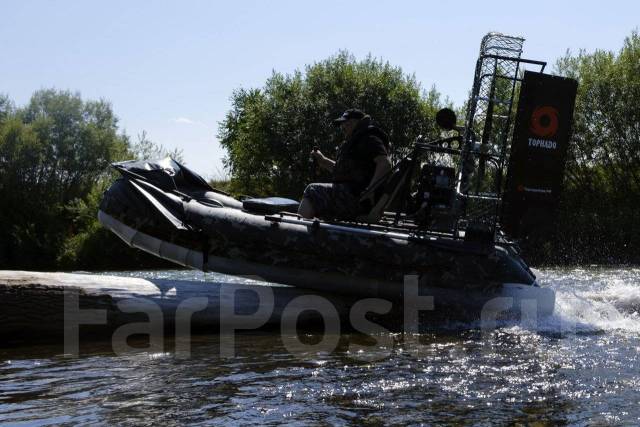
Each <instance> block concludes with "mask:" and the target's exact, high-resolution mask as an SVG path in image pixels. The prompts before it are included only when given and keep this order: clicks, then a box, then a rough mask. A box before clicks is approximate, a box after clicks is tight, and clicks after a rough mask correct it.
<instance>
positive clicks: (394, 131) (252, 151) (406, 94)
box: [218, 52, 442, 198]
mask: <svg viewBox="0 0 640 427" xmlns="http://www.w3.org/2000/svg"><path fill="white" fill-rule="evenodd" d="M231 101H232V108H231V110H230V111H229V112H228V113H227V115H226V118H225V119H224V120H223V121H222V122H221V123H220V124H219V133H218V136H219V138H220V144H221V145H222V146H223V147H224V148H225V149H226V150H227V157H226V159H225V166H226V167H227V169H228V171H229V172H230V174H231V188H232V189H233V190H235V191H236V192H241V193H248V194H257V195H265V194H276V193H277V194H279V195H284V196H289V197H294V198H297V197H299V196H300V195H301V193H302V190H303V189H304V187H305V185H306V184H307V183H308V182H310V181H311V180H312V177H311V175H310V168H309V161H308V158H309V152H310V151H311V149H312V147H313V146H318V147H319V148H320V149H321V150H322V151H323V152H324V153H325V154H327V155H329V156H333V154H334V153H335V149H336V147H337V145H338V144H339V142H340V140H341V135H340V134H339V132H336V130H335V129H333V128H332V127H331V121H332V120H333V119H334V118H335V117H337V116H338V115H339V114H341V113H342V112H343V111H344V110H346V109H347V108H353V107H355V108H360V109H362V110H364V111H365V112H367V113H368V114H370V115H371V116H372V117H373V118H374V120H375V121H376V122H377V123H378V124H379V125H380V127H381V128H382V129H384V130H385V131H386V132H387V133H388V134H389V136H390V139H391V144H392V146H393V154H394V156H396V157H398V156H400V155H401V154H402V153H404V152H406V151H407V148H408V147H409V146H410V144H411V143H412V142H413V141H414V140H415V139H416V137H417V136H418V135H420V134H424V135H430V134H433V133H434V132H435V126H434V122H433V117H434V116H435V112H436V111H437V110H438V108H439V107H440V105H441V104H442V102H441V99H440V95H439V94H438V92H437V91H436V90H435V89H431V90H430V91H428V92H424V91H423V90H422V89H421V87H420V85H419V84H418V83H417V82H416V80H415V77H414V76H411V75H405V74H404V73H403V72H402V69H401V68H399V67H394V66H391V65H390V64H389V63H388V62H383V61H381V60H377V59H375V58H373V57H371V56H369V57H367V58H366V59H364V60H363V61H357V60H356V59H355V58H354V57H353V55H351V54H349V53H347V52H340V53H338V54H337V55H335V56H333V57H330V58H328V59H326V60H324V61H320V62H317V63H314V64H313V65H309V66H306V67H305V69H304V72H301V71H295V72H294V73H293V74H290V75H289V74H287V75H285V74H282V73H278V72H275V71H274V72H273V74H272V76H271V77H270V78H269V79H268V80H267V82H266V83H265V85H264V87H263V88H261V89H238V90H236V91H235V92H234V93H233V95H232V98H231Z"/></svg>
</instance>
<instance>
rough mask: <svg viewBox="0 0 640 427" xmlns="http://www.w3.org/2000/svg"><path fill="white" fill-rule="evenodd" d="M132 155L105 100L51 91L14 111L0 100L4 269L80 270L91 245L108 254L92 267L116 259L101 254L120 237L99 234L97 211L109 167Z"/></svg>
mask: <svg viewBox="0 0 640 427" xmlns="http://www.w3.org/2000/svg"><path fill="white" fill-rule="evenodd" d="M131 155H132V152H131V147H130V143H129V138H128V137H127V136H126V135H125V134H123V133H119V132H118V120H117V118H116V117H115V115H114V114H113V111H112V109H111V105H110V104H109V103H108V102H106V101H103V100H99V101H83V100H82V99H81V97H80V95H79V94H77V93H71V92H69V91H56V90H53V89H47V90H40V91H37V92H35V93H34V94H33V96H32V97H31V99H30V101H29V103H28V104H27V105H26V106H24V107H22V108H15V106H14V105H13V103H12V102H11V101H10V100H9V98H8V97H6V96H2V97H0V200H2V203H1V204H0V206H1V208H0V224H3V226H2V227H1V228H0V268H54V267H56V266H60V265H66V266H68V267H78V266H79V265H78V264H76V263H75V262H76V261H77V260H78V256H80V258H82V257H83V256H84V255H82V251H83V250H84V249H85V244H86V243H87V242H90V241H92V239H93V241H94V242H95V241H96V240H97V241H98V242H99V244H98V245H95V246H96V247H97V246H102V247H103V251H102V253H101V254H100V255H98V253H96V252H94V253H93V254H92V256H91V257H89V256H84V258H86V261H89V259H88V258H93V259H92V260H91V263H90V265H94V266H97V265H99V263H98V261H99V258H100V257H102V258H105V259H109V258H110V255H111V259H113V254H108V253H105V252H104V248H108V247H113V246H114V245H113V242H115V240H116V238H115V237H114V236H112V235H110V234H107V233H104V231H101V230H100V226H99V224H98V222H97V218H96V215H97V209H98V204H99V200H100V197H101V195H102V191H103V190H104V189H105V188H106V186H107V185H108V184H109V183H110V182H111V181H112V179H113V175H112V172H111V171H110V167H109V165H110V163H112V162H114V161H118V160H124V159H126V158H130V157H131ZM96 236H97V237H96ZM118 243H119V247H120V249H118V252H117V253H118V254H123V251H122V250H121V248H122V244H121V243H120V242H118ZM116 258H118V257H116ZM133 259H134V260H135V259H137V257H133ZM61 263H62V264H61ZM82 266H83V267H84V266H86V264H83V265H82Z"/></svg>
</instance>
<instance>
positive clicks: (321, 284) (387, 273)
mask: <svg viewBox="0 0 640 427" xmlns="http://www.w3.org/2000/svg"><path fill="white" fill-rule="evenodd" d="M523 41H524V40H523V39H521V38H516V37H510V36H504V35H500V34H494V33H492V34H488V35H487V36H486V37H485V38H484V39H483V41H482V44H481V51H480V58H479V59H478V62H477V66H476V75H475V80H474V86H473V90H472V94H471V98H470V101H469V106H468V112H467V116H466V120H465V125H464V126H458V125H457V119H456V117H455V114H454V113H453V111H451V110H448V109H444V110H441V111H440V112H439V113H438V115H437V117H436V120H437V121H438V124H439V125H440V127H441V128H442V129H443V130H444V131H446V135H445V137H443V138H440V139H438V140H435V141H429V142H427V141H424V140H423V139H418V140H417V141H416V142H415V144H414V146H413V147H412V152H411V154H410V155H409V156H407V157H405V158H404V159H402V160H401V161H399V162H398V163H397V164H396V165H395V166H394V167H393V169H392V171H391V172H390V173H389V174H387V175H386V176H385V177H383V178H382V179H380V180H379V181H378V182H377V183H376V184H375V185H374V186H373V187H372V188H370V189H369V190H368V193H367V194H364V195H363V199H362V200H373V202H372V203H370V204H368V205H365V204H364V203H363V209H362V212H361V215H360V216H359V217H358V218H356V219H355V220H353V221H326V220H318V219H315V220H307V219H303V218H300V217H299V216H297V215H296V214H295V212H296V210H297V208H298V203H297V202H296V201H294V200H289V199H282V198H266V199H246V200H242V201H241V200H237V199H235V198H233V197H232V196H230V195H229V194H226V193H223V192H221V191H218V190H215V189H214V188H212V187H211V186H210V185H209V184H208V183H207V182H206V181H205V180H204V179H202V178H201V177H200V176H199V175H197V174H196V173H194V172H192V171H190V170H189V169H188V168H186V167H184V166H183V165H180V164H179V163H178V162H176V161H174V160H171V159H164V160H158V161H130V162H123V163H118V164H115V165H114V167H115V168H116V169H117V170H118V171H119V172H120V173H121V175H122V177H121V178H120V179H118V180H117V181H116V182H115V183H114V184H113V185H112V186H111V187H110V188H109V189H108V190H107V192H106V193H105V195H104V199H103V201H102V203H101V206H100V212H99V219H100V222H101V223H102V224H103V225H104V226H105V227H107V228H109V229H110V230H112V231H113V232H114V233H115V234H117V235H118V236H119V237H120V238H122V239H123V240H124V241H125V242H126V243H127V244H129V245H131V246H134V247H137V248H139V249H142V250H145V251H147V252H149V253H152V254H154V255H156V256H159V257H161V258H164V259H167V260H170V261H172V262H175V263H177V264H180V265H183V266H188V267H191V268H196V269H201V270H205V271H206V270H212V271H218V272H221V273H227V274H234V275H244V276H257V277H259V278H262V279H264V280H267V281H272V282H277V283H284V284H289V285H294V286H299V287H306V288H311V289H316V290H321V291H326V292H333V293H341V294H350V295H357V296H362V297H381V298H385V299H389V300H398V299H401V298H403V297H404V296H405V295H403V292H404V289H405V286H404V285H405V284H406V282H407V281H409V282H410V281H414V282H415V283H416V284H417V285H418V286H419V293H420V294H421V295H431V296H433V297H434V304H435V310H436V311H438V310H439V311H441V312H443V313H448V312H451V311H452V310H454V309H459V311H461V312H464V313H474V314H475V315H477V314H478V313H479V312H480V311H481V310H483V309H486V308H487V302H489V301H492V300H494V301H495V298H496V297H509V298H513V299H512V300H510V303H509V307H508V308H510V309H512V310H516V311H517V310H519V309H520V308H521V306H522V304H523V303H525V301H529V302H531V301H533V302H535V307H536V309H537V313H538V315H548V314H551V313H552V312H553V306H554V294H553V291H551V290H549V289H545V288H541V287H540V286H539V285H538V283H537V281H536V278H535V275H534V274H533V273H532V272H531V270H530V269H529V267H528V266H527V264H526V263H525V262H524V260H523V259H522V257H521V256H520V252H519V249H518V246H517V244H516V243H515V242H514V241H513V240H512V239H511V238H509V237H507V236H512V237H522V236H527V235H530V234H531V233H535V232H537V231H539V230H540V229H543V228H544V227H545V226H547V225H548V224H549V222H550V221H552V220H553V210H554V207H555V205H556V204H557V201H558V197H559V194H560V190H561V184H562V177H563V170H564V163H565V156H566V150H567V145H568V139H569V132H570V123H571V116H572V112H573V102H574V98H575V91H576V82H575V81H573V80H570V79H563V78H559V77H554V76H549V75H546V74H543V73H542V71H543V70H544V67H545V63H544V62H540V61H532V60H527V59H523V58H521V52H522V43H523ZM525 65H526V66H533V67H539V70H538V71H535V72H533V71H529V70H527V71H525V72H524V74H523V73H522V71H523V69H524V67H525ZM517 93H519V104H518V108H517V114H516V115H515V116H516V117H515V123H513V120H512V118H513V116H514V114H513V113H514V112H515V111H516V110H515V105H514V98H515V96H516V94H517ZM499 309H500V310H503V309H504V306H503V305H502V306H500V308H499Z"/></svg>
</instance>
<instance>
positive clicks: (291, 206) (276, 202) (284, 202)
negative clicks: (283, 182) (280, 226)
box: [242, 197, 300, 214]
mask: <svg viewBox="0 0 640 427" xmlns="http://www.w3.org/2000/svg"><path fill="white" fill-rule="evenodd" d="M299 205H300V203H299V202H298V201H296V200H292V199H285V198H284V197H264V198H260V199H245V200H243V201H242V208H243V209H244V210H246V211H248V212H252V213H259V214H275V213H278V212H293V213H296V212H298V206H299Z"/></svg>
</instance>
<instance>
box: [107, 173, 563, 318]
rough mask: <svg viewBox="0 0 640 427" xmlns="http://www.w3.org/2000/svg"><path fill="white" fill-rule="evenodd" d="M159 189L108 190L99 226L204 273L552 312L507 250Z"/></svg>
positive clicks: (546, 294)
mask: <svg viewBox="0 0 640 427" xmlns="http://www.w3.org/2000/svg"><path fill="white" fill-rule="evenodd" d="M161 187H162V185H158V183H154V182H150V181H147V180H145V179H139V178H135V177H132V176H128V175H125V176H124V177H123V178H121V179H119V180H117V181H116V182H115V183H114V184H113V185H112V186H111V187H110V188H109V189H108V190H107V192H106V193H105V195H104V198H103V201H102V203H101V206H100V213H99V220H100V222H101V223H102V224H103V225H104V226H105V227H107V228H108V229H110V230H112V231H113V232H114V233H115V234H117V235H118V236H119V237H121V238H122V239H123V240H124V241H125V242H126V243H127V244H129V245H131V246H134V247H137V248H139V249H142V250H145V251H147V252H149V253H152V254H154V255H156V256H159V257H162V258H165V259H168V260H170V261H172V262H175V263H177V264H180V265H183V266H187V267H191V268H196V269H201V270H205V271H207V270H212V271H218V272H221V273H227V274H234V275H241V276H253V277H256V276H257V277H260V278H262V279H264V280H267V281H272V282H277V283H283V284H288V285H294V286H298V287H306V288H311V289H316V290H321V291H327V292H335V293H343V294H351V295H358V296H363V297H382V298H386V299H391V300H393V299H398V298H402V297H403V289H404V286H403V284H404V282H405V280H407V277H409V278H410V279H409V280H416V281H417V283H418V284H419V286H420V289H421V293H422V294H431V295H434V297H436V303H442V304H444V305H453V304H461V303H462V304H464V305H466V306H470V305H482V304H485V303H486V301H487V300H489V299H491V298H495V297H497V296H512V297H514V298H516V301H515V302H514V305H515V304H517V300H518V299H535V300H536V301H537V304H538V311H539V313H542V314H549V313H550V312H551V311H552V310H553V292H552V291H551V290H548V289H543V288H540V287H539V286H538V284H537V282H536V279H535V276H534V275H533V273H531V271H530V270H529V268H528V267H527V266H526V264H525V263H524V262H523V261H522V260H521V259H520V258H519V257H518V256H517V255H516V254H515V252H514V251H513V250H511V249H510V248H509V247H507V246H502V245H497V244H491V245H486V244H485V245H482V244H480V243H475V242H465V241H464V240H460V239H453V238H450V237H449V238H446V237H433V236H430V237H426V236H425V237H416V236H412V235H411V234H410V233H409V232H406V233H404V232H399V231H384V230H382V231H381V230H378V229H372V228H368V227H365V226H357V225H350V224H331V223H324V222H320V221H309V220H301V219H298V218H295V217H293V216H287V215H264V214H256V213H251V212H247V211H245V210H243V209H242V208H241V207H242V203H241V202H240V201H237V200H235V199H233V198H231V197H229V196H228V195H224V194H219V193H216V192H208V193H207V194H204V193H202V192H200V193H198V194H196V192H190V193H186V192H185V188H181V191H175V190H167V189H166V188H164V189H163V188H161ZM411 278H413V279H411Z"/></svg>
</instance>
